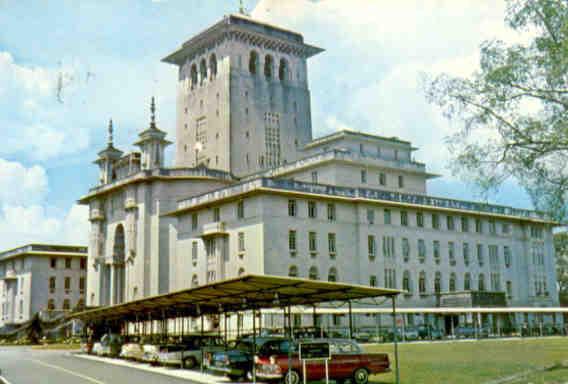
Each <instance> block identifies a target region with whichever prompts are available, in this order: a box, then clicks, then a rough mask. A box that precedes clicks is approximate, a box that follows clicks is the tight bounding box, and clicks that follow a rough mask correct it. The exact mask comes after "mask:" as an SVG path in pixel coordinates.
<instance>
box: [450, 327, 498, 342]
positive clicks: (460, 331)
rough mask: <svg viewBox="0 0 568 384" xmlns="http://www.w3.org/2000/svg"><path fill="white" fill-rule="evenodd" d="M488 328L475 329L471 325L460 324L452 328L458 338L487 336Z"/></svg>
mask: <svg viewBox="0 0 568 384" xmlns="http://www.w3.org/2000/svg"><path fill="white" fill-rule="evenodd" d="M489 333H490V332H489V328H486V327H481V328H477V330H476V329H475V327H472V326H471V325H460V326H459V327H456V328H455V329H454V335H455V337H456V338H459V339H473V338H476V337H489Z"/></svg>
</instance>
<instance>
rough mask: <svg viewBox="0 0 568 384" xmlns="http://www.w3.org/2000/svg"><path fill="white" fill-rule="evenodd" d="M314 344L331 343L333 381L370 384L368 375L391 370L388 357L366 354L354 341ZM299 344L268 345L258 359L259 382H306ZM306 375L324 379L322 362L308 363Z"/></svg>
mask: <svg viewBox="0 0 568 384" xmlns="http://www.w3.org/2000/svg"><path fill="white" fill-rule="evenodd" d="M313 341H315V342H318V343H319V342H326V343H329V349H330V354H331V359H330V360H329V362H328V369H329V379H330V380H334V381H336V382H338V383H343V382H345V381H346V380H352V381H353V382H354V383H355V384H367V382H368V381H369V375H371V374H377V373H384V372H389V371H390V362H389V356H388V354H386V353H365V352H364V351H363V350H362V349H361V347H360V346H359V345H358V344H357V343H356V342H355V341H353V340H346V339H317V340H313ZM300 342H301V341H300ZM304 342H305V341H304ZM297 343H298V342H290V341H289V340H280V341H271V342H269V343H267V344H265V345H264V346H263V347H262V348H261V349H260V351H259V353H258V355H257V356H256V358H255V363H256V376H257V377H258V378H259V379H260V380H277V381H282V380H284V381H283V382H284V383H286V384H288V383H290V384H300V383H301V382H302V381H303V377H302V372H303V369H302V363H301V361H300V359H299V356H298V353H297V350H298V344H297ZM290 349H291V350H290ZM289 361H291V363H292V369H289ZM306 376H307V377H306V380H307V381H317V380H322V379H325V365H324V363H323V361H307V362H306Z"/></svg>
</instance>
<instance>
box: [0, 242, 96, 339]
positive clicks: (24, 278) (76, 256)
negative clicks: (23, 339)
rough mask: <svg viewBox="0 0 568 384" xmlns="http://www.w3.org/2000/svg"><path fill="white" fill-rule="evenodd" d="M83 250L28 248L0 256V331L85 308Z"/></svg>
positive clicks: (85, 267)
mask: <svg viewBox="0 0 568 384" xmlns="http://www.w3.org/2000/svg"><path fill="white" fill-rule="evenodd" d="M86 278H87V247H80V246H68V245H49V244H29V245H25V246H23V247H18V248H15V249H11V250H8V251H4V252H2V253H0V328H3V329H9V328H11V327H16V326H18V325H19V324H22V323H25V322H27V321H29V320H30V319H31V318H32V317H33V316H34V315H35V314H36V313H38V312H40V311H53V312H57V313H61V312H62V311H69V310H72V309H75V308H82V307H84V306H85V293H86V291H87V286H86V283H87V281H86Z"/></svg>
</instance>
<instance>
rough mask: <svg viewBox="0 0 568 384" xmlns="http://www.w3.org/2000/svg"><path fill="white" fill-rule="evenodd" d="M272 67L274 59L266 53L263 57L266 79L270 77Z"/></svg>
mask: <svg viewBox="0 0 568 384" xmlns="http://www.w3.org/2000/svg"><path fill="white" fill-rule="evenodd" d="M273 67H274V59H273V58H272V56H270V55H266V56H265V57H264V76H266V78H267V79H271V78H272V71H273Z"/></svg>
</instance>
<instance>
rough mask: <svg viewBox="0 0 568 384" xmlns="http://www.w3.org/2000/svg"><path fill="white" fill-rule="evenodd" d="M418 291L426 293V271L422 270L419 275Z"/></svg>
mask: <svg viewBox="0 0 568 384" xmlns="http://www.w3.org/2000/svg"><path fill="white" fill-rule="evenodd" d="M418 291H419V292H420V293H426V273H425V272H424V271H422V272H420V275H418Z"/></svg>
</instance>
